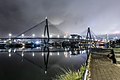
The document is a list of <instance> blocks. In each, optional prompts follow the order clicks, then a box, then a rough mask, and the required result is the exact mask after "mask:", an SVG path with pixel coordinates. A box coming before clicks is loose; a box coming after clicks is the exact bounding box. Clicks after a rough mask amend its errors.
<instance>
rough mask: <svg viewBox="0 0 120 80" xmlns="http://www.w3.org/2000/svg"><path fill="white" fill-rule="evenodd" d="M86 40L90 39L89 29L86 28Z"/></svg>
mask: <svg viewBox="0 0 120 80" xmlns="http://www.w3.org/2000/svg"><path fill="white" fill-rule="evenodd" d="M86 39H92V36H91V31H90V27H88V29H87V35H86Z"/></svg>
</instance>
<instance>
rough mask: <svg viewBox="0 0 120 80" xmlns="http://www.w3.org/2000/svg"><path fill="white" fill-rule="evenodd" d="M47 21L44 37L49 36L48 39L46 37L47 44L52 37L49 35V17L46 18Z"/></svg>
mask: <svg viewBox="0 0 120 80" xmlns="http://www.w3.org/2000/svg"><path fill="white" fill-rule="evenodd" d="M45 22H46V24H45V28H44V37H47V39H44V43H45V44H46V43H48V42H49V38H50V36H49V27H48V26H49V25H48V19H47V17H46V18H45Z"/></svg>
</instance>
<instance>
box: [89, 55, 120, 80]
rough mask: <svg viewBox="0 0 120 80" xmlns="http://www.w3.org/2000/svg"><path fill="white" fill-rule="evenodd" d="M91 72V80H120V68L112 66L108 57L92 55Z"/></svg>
mask: <svg viewBox="0 0 120 80" xmlns="http://www.w3.org/2000/svg"><path fill="white" fill-rule="evenodd" d="M90 72H91V76H90V78H91V80H120V66H117V65H116V64H112V63H111V60H109V59H108V58H107V56H106V55H102V54H92V55H91V62H90Z"/></svg>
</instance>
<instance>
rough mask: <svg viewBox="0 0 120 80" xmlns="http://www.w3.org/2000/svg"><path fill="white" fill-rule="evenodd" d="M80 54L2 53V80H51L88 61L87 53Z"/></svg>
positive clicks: (0, 58) (0, 60) (0, 71)
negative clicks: (66, 70)
mask: <svg viewBox="0 0 120 80" xmlns="http://www.w3.org/2000/svg"><path fill="white" fill-rule="evenodd" d="M79 52H80V54H78V55H75V54H77V52H74V54H73V53H72V52H71V51H69V52H49V55H48V52H25V51H22V52H15V53H14V52H1V53H0V79H1V80H8V79H9V80H10V79H11V80H51V78H53V77H55V75H56V74H61V73H62V72H64V71H65V69H71V70H78V69H79V68H80V66H81V65H83V64H84V63H85V62H86V59H87V54H86V51H79ZM45 73H47V74H45Z"/></svg>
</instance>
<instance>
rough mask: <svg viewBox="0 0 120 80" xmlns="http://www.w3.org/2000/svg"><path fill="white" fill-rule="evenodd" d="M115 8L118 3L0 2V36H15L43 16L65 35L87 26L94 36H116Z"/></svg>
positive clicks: (118, 17) (119, 19) (118, 18)
mask: <svg viewBox="0 0 120 80" xmlns="http://www.w3.org/2000/svg"><path fill="white" fill-rule="evenodd" d="M119 4H120V0H0V36H7V34H8V33H12V34H14V35H17V34H19V33H21V32H22V31H24V30H26V29H29V28H30V27H31V26H33V25H35V24H37V23H39V22H40V21H41V20H43V19H44V18H45V17H46V16H47V17H48V19H49V21H50V22H51V23H52V24H54V25H56V27H57V28H59V29H60V30H62V31H64V32H68V33H79V34H80V33H81V32H83V31H85V29H86V28H87V27H88V26H90V27H91V28H92V31H93V32H94V33H95V34H106V33H119V32H120V5H119ZM37 31H39V30H37ZM37 31H36V32H37Z"/></svg>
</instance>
